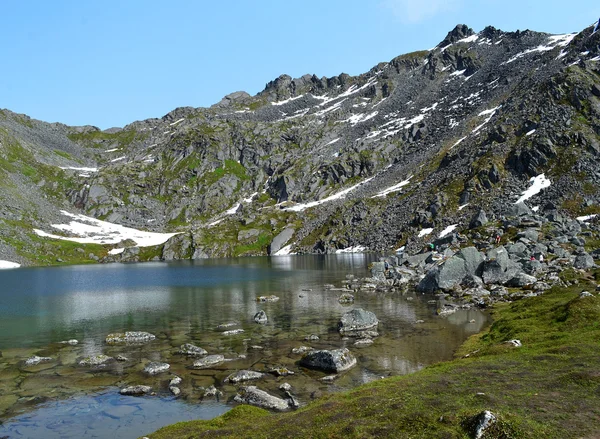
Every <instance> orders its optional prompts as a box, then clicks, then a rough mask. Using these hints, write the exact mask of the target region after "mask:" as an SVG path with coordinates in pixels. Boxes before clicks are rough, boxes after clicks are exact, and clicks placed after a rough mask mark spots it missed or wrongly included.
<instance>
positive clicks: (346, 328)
mask: <svg viewBox="0 0 600 439" xmlns="http://www.w3.org/2000/svg"><path fill="white" fill-rule="evenodd" d="M378 324H379V320H377V317H376V316H375V314H374V313H372V312H371V311H365V310H364V309H362V308H357V309H353V310H352V311H349V312H347V313H346V314H344V315H343V316H342V318H341V320H340V322H339V323H338V328H339V330H340V333H342V334H343V333H346V332H356V331H364V330H366V329H371V328H374V327H376V326H377V325H378Z"/></svg>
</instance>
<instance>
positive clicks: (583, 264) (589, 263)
mask: <svg viewBox="0 0 600 439" xmlns="http://www.w3.org/2000/svg"><path fill="white" fill-rule="evenodd" d="M595 265H596V264H595V263H594V258H592V256H591V255H590V254H589V253H582V254H580V255H578V256H577V257H576V258H575V262H574V263H573V267H575V268H581V269H583V270H585V269H588V268H592V267H594V266H595Z"/></svg>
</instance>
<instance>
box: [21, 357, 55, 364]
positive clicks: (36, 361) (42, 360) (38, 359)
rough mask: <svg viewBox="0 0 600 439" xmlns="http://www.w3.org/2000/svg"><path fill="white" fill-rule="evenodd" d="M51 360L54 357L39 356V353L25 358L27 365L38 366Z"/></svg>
mask: <svg viewBox="0 0 600 439" xmlns="http://www.w3.org/2000/svg"><path fill="white" fill-rule="evenodd" d="M49 361H53V358H51V357H38V356H37V355H34V356H33V357H29V358H28V359H27V360H25V366H36V365H38V364H40V363H47V362H49Z"/></svg>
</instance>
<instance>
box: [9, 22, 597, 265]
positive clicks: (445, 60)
mask: <svg viewBox="0 0 600 439" xmlns="http://www.w3.org/2000/svg"><path fill="white" fill-rule="evenodd" d="M599 160H600V32H595V33H594V32H593V27H589V28H586V29H584V30H583V31H581V32H579V33H576V34H569V35H556V36H554V35H549V34H545V33H539V32H533V31H528V30H527V31H517V32H503V31H501V30H498V29H495V28H493V27H487V28H485V29H484V30H482V31H481V32H479V33H474V32H473V30H472V29H470V28H469V27H467V26H465V25H459V26H457V27H456V28H455V29H454V30H452V31H451V32H449V33H448V35H447V37H446V38H445V39H444V40H443V41H442V42H441V43H440V44H439V45H438V46H437V47H435V48H434V49H432V50H425V51H420V52H414V53H409V54H406V55H401V56H398V57H396V58H394V59H392V60H391V61H389V62H382V63H380V64H378V65H376V66H375V67H373V68H372V69H371V70H370V71H368V72H367V73H365V74H362V75H359V76H350V75H347V74H341V75H339V76H335V77H332V78H325V77H323V78H319V77H317V76H315V75H305V76H302V77H301V78H297V79H292V78H291V77H289V76H287V75H282V76H280V77H278V78H277V79H275V80H273V81H271V82H269V83H268V84H267V85H266V87H265V89H264V90H263V91H262V92H260V93H258V94H257V95H256V96H250V95H249V94H247V93H245V92H236V93H232V94H230V95H228V96H226V97H224V98H223V99H222V100H221V101H220V102H219V103H217V104H215V105H213V106H212V107H210V108H189V107H186V108H177V109H175V110H174V111H172V112H170V113H169V114H167V115H165V116H164V117H162V118H160V119H148V120H144V121H137V122H134V123H132V124H130V125H127V126H125V127H124V128H113V129H109V130H104V131H101V130H99V129H97V128H95V127H92V126H84V127H70V126H66V125H63V124H58V123H54V124H50V123H45V122H41V121H37V120H33V119H30V118H29V117H27V116H24V115H19V114H15V113H12V112H10V111H8V110H2V111H0V175H1V176H2V178H1V179H0V188H1V190H0V199H1V203H2V205H3V206H4V207H3V209H2V211H1V212H0V259H9V260H13V261H18V262H20V263H23V264H38V265H39V264H52V263H57V261H58V262H86V261H98V260H100V261H113V260H116V261H118V260H123V261H126V260H159V259H166V260H168V259H189V258H205V257H220V256H240V255H265V254H274V253H277V252H280V253H281V252H283V253H288V252H291V253H333V252H336V251H343V250H345V251H352V249H354V250H356V249H365V250H371V251H381V252H386V251H393V250H395V249H398V248H399V247H402V246H407V248H412V249H415V248H418V247H420V246H423V245H424V244H425V243H426V242H428V240H430V239H431V237H433V236H438V235H439V232H441V231H442V230H443V229H445V228H446V227H447V226H450V225H457V228H458V230H460V229H461V228H464V227H467V226H468V225H469V222H470V220H471V218H472V217H473V216H474V215H475V214H476V213H477V212H478V211H479V209H481V208H483V209H485V211H486V212H487V215H488V217H492V218H495V219H500V218H501V217H502V215H503V212H505V211H506V210H507V209H508V208H509V207H510V205H512V204H514V203H515V202H516V201H517V199H518V198H519V197H520V196H521V194H522V193H523V192H524V191H525V190H527V189H528V188H529V187H530V185H531V184H532V183H531V182H530V180H531V179H532V178H534V177H538V176H540V175H541V174H544V176H545V179H546V180H548V181H549V186H547V185H546V186H547V187H545V188H544V189H543V190H542V191H541V192H539V193H537V194H536V195H534V196H532V197H531V198H529V199H527V201H526V202H527V203H528V204H529V205H530V206H531V207H535V206H538V208H539V209H540V211H544V209H552V210H559V211H561V212H562V213H568V214H569V215H570V216H581V215H591V214H596V213H600V207H599V206H598V201H599V199H600V195H599V192H598V189H599V188H600V171H599V169H600V167H599V166H598V164H599ZM64 211H67V212H72V213H83V214H84V215H88V216H90V217H94V218H98V219H101V220H105V221H109V222H112V223H117V224H121V225H124V226H127V227H132V228H136V229H144V230H149V231H155V232H171V233H173V232H179V234H178V235H176V236H174V237H172V238H171V239H169V240H168V241H167V242H166V243H164V244H160V245H156V246H153V247H141V248H140V247H139V246H138V243H136V242H135V241H123V242H121V243H119V244H116V245H115V244H111V245H103V244H102V243H100V244H79V243H72V242H69V241H62V240H56V239H51V238H47V237H41V236H39V233H36V232H34V230H35V229H38V230H42V231H46V232H49V233H56V230H55V228H53V226H52V224H60V223H65V222H66V220H65V217H64V213H63V212H64ZM425 229H433V231H432V232H431V233H432V234H431V235H424V233H420V232H422V231H423V230H425ZM58 233H60V232H58ZM115 246H117V247H122V248H125V250H124V251H122V252H121V253H119V254H115V253H116V252H113V253H109V250H111V249H113V247H115Z"/></svg>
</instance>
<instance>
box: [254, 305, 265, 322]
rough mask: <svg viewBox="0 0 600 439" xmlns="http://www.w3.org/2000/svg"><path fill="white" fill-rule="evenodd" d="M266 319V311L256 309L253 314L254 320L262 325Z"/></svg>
mask: <svg viewBox="0 0 600 439" xmlns="http://www.w3.org/2000/svg"><path fill="white" fill-rule="evenodd" d="M268 320H269V319H268V317H267V313H266V312H264V311H263V310H262V309H261V310H260V311H258V312H257V313H256V314H254V321H255V322H256V323H259V324H261V325H264V324H265V323H267V321H268Z"/></svg>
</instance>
